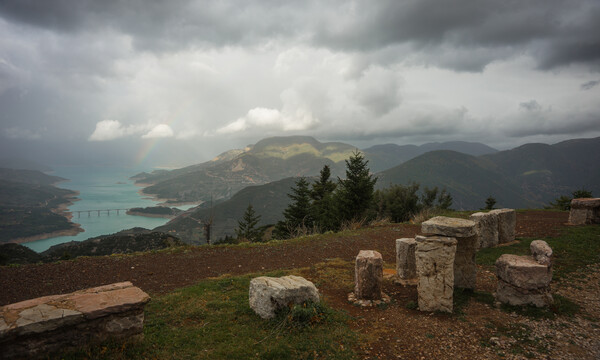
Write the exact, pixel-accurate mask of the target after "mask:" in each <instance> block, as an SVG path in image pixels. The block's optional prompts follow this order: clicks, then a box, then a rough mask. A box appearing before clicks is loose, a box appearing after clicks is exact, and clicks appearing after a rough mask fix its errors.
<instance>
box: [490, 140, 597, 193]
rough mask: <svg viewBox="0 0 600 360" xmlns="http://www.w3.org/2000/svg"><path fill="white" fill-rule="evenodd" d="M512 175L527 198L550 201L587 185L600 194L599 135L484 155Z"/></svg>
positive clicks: (505, 172)
mask: <svg viewBox="0 0 600 360" xmlns="http://www.w3.org/2000/svg"><path fill="white" fill-rule="evenodd" d="M483 158H484V159H487V160H489V161H491V162H493V163H495V164H496V165H497V166H498V170H499V171H500V172H502V174H504V175H506V176H509V177H511V178H512V179H513V180H514V181H515V182H516V183H517V184H518V185H519V187H520V191H521V193H522V196H523V197H524V198H526V199H529V200H532V201H536V202H541V203H544V204H547V203H548V202H549V201H551V200H553V199H555V198H556V197H558V196H560V195H565V194H570V193H571V192H573V191H574V190H577V189H581V188H585V189H587V190H590V191H592V193H593V194H594V195H596V196H600V138H593V139H575V140H567V141H563V142H560V143H558V144H554V145H546V144H526V145H523V146H520V147H517V148H515V149H512V150H507V151H502V152H499V153H496V154H492V155H486V156H483Z"/></svg>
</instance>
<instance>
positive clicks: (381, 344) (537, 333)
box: [0, 211, 600, 359]
mask: <svg viewBox="0 0 600 360" xmlns="http://www.w3.org/2000/svg"><path fill="white" fill-rule="evenodd" d="M567 217H568V214H567V213H563V212H548V211H529V212H525V213H518V214H517V237H537V238H544V237H546V236H555V235H557V234H558V233H559V232H560V231H561V228H562V227H564V226H566V225H565V223H566V221H567ZM419 230H420V228H419V226H415V225H409V224H402V225H397V224H394V225H386V226H380V227H374V228H370V229H366V230H363V231H360V232H346V233H343V234H331V235H327V236H325V237H319V238H311V237H308V238H306V239H304V240H297V241H291V242H288V243H283V244H278V245H275V246H271V245H266V246H256V247H244V246H238V247H187V248H180V249H178V250H171V251H161V252H154V253H143V254H140V255H128V256H108V257H94V258H80V259H77V260H73V261H63V262H59V263H52V264H40V265H24V266H17V267H0V289H2V291H0V305H5V304H8V303H13V302H17V301H21V300H25V299H30V298H34V297H38V296H43V295H50V294H60V293H65V292H71V291H75V290H80V289H84V288H89V287H94V286H99V285H103V284H109V283H114V282H121V281H131V282H133V284H134V285H136V286H139V287H141V288H142V289H143V290H144V291H146V292H148V293H149V294H150V295H151V296H152V295H157V294H160V293H165V292H168V291H170V290H173V289H175V288H179V287H183V286H186V285H190V284H193V283H195V282H197V281H198V280H200V279H203V278H207V277H214V276H219V275H223V274H245V273H251V272H261V271H266V270H275V269H294V268H295V269H298V268H302V270H299V271H298V272H299V273H300V275H302V276H305V277H306V278H307V279H309V280H312V281H313V282H315V284H316V285H317V287H318V288H319V290H320V291H321V292H322V293H323V295H324V298H325V300H326V301H327V303H328V304H329V305H330V306H332V307H334V308H341V309H344V310H346V311H347V312H348V313H349V314H350V315H352V317H353V320H352V324H353V327H354V328H356V329H357V330H358V331H359V332H360V333H362V334H364V341H363V342H362V343H361V346H360V349H359V353H360V355H361V356H362V357H363V358H373V359H376V358H379V359H445V358H451V359H495V358H503V359H506V358H508V359H525V358H538V359H543V358H548V359H598V358H600V310H599V309H600V267H599V266H592V267H589V268H588V269H586V270H585V272H584V273H585V276H578V275H577V274H575V275H574V277H573V278H572V279H564V280H563V281H561V282H560V283H555V284H554V283H553V291H554V292H555V293H558V294H562V295H564V296H566V297H568V298H569V299H571V300H573V301H574V302H576V303H577V304H578V305H580V306H581V307H582V311H581V312H580V314H578V315H576V316H575V317H573V318H568V317H564V316H559V317H556V318H555V319H553V320H533V319H532V318H529V317H525V316H522V315H518V314H515V313H510V312H506V311H503V310H501V309H498V308H495V307H494V306H493V304H491V303H490V302H489V301H487V302H486V301H475V300H474V299H473V298H471V299H470V300H469V301H468V303H465V304H464V305H463V306H462V307H461V308H460V309H459V311H456V312H455V314H453V315H445V314H437V313H421V312H419V311H418V310H415V309H414V304H415V303H416V299H417V295H416V288H415V287H414V286H406V287H403V286H401V285H396V284H394V283H393V281H392V280H391V279H388V280H385V281H384V284H383V291H384V292H385V293H387V294H388V295H389V296H390V297H391V298H392V302H391V304H389V305H386V306H383V307H374V308H367V309H363V308H359V307H356V306H353V305H352V304H350V303H348V302H347V295H348V293H349V292H350V291H352V282H353V264H352V261H353V259H354V257H355V256H356V254H358V251H359V250H361V249H372V250H377V251H379V252H380V253H381V254H382V255H383V259H384V263H385V267H386V268H388V269H393V268H394V267H395V265H394V264H395V242H394V241H393V240H394V239H397V238H401V237H413V236H414V235H415V234H417V233H418V232H419ZM317 239H318V241H316V240H317ZM388 272H393V271H392V270H390V271H388ZM495 287H496V278H495V275H494V274H493V273H492V272H490V270H489V268H484V267H479V269H478V276H477V287H476V293H479V294H488V297H489V294H491V293H492V292H493V291H494V290H495Z"/></svg>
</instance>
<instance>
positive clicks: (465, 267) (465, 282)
mask: <svg viewBox="0 0 600 360" xmlns="http://www.w3.org/2000/svg"><path fill="white" fill-rule="evenodd" d="M421 232H423V233H424V234H428V235H441V236H445V237H453V238H455V239H456V241H457V242H458V244H457V246H456V254H455V258H454V286H455V287H458V288H464V289H474V288H475V281H476V277H477V267H476V266H475V255H476V253H477V248H478V246H479V237H478V235H477V229H476V223H475V222H474V221H471V220H466V219H457V218H449V217H445V216H436V217H434V218H431V219H429V220H427V221H425V222H423V223H422V224H421Z"/></svg>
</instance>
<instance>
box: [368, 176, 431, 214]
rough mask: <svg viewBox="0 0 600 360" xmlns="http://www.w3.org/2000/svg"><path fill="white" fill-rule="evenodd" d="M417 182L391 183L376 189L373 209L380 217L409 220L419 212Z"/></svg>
mask: <svg viewBox="0 0 600 360" xmlns="http://www.w3.org/2000/svg"><path fill="white" fill-rule="evenodd" d="M418 190H419V184H416V183H413V184H410V185H407V186H403V185H392V186H390V187H389V188H387V189H382V190H377V191H375V195H374V203H375V211H376V212H377V216H378V217H380V218H384V217H388V218H389V219H390V220H391V221H393V222H403V221H408V220H410V219H411V218H412V217H413V216H414V215H415V214H416V213H417V212H419V209H420V207H421V206H420V205H419V196H418V195H417V191H418Z"/></svg>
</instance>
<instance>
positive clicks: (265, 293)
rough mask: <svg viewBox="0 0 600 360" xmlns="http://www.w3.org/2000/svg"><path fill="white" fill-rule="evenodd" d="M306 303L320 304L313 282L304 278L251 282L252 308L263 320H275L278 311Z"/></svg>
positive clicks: (259, 278)
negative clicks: (290, 305)
mask: <svg viewBox="0 0 600 360" xmlns="http://www.w3.org/2000/svg"><path fill="white" fill-rule="evenodd" d="M305 301H312V302H319V292H318V291H317V288H316V287H315V285H314V284H313V283H312V282H310V281H308V280H306V279H305V278H303V277H300V276H294V275H289V276H283V277H279V278H275V277H268V276H261V277H257V278H254V279H252V280H251V281H250V289H249V302H250V308H252V310H254V312H256V313H257V314H258V315H259V316H260V317H261V318H263V319H271V318H274V317H275V313H276V311H277V310H279V309H281V308H284V307H286V306H288V305H289V304H302V303H303V302H305Z"/></svg>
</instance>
